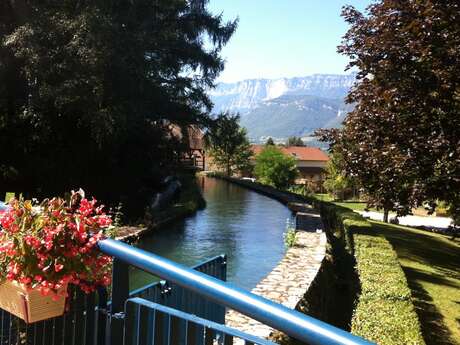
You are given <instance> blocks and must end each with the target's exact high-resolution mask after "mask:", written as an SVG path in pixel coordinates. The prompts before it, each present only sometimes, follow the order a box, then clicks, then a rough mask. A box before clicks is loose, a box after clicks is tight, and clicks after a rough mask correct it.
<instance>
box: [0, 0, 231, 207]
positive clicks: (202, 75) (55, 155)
mask: <svg viewBox="0 0 460 345" xmlns="http://www.w3.org/2000/svg"><path fill="white" fill-rule="evenodd" d="M206 5H207V1H204V0H192V1H186V0H173V1H170V0H136V1H126V0H116V1H105V0H87V1H74V0H60V1H55V0H45V1H43V0H40V1H39V0H30V1H24V0H14V1H13V0H5V1H2V2H1V4H0V35H1V36H0V148H1V151H2V152H1V154H0V157H1V161H0V189H3V188H5V189H7V190H14V191H25V192H29V193H30V194H32V195H33V196H41V194H42V195H45V196H48V195H49V194H50V193H62V192H63V191H64V190H68V189H69V188H75V187H78V186H82V187H84V188H88V189H89V190H91V192H93V193H95V194H96V195H100V196H101V197H102V198H105V199H113V200H114V199H117V198H118V196H119V195H124V196H126V198H128V199H129V200H134V199H137V200H143V201H145V197H146V196H147V195H148V194H149V193H150V191H151V189H152V188H154V187H155V185H156V182H157V181H158V180H159V175H161V174H162V173H163V172H164V171H165V169H164V167H165V165H167V163H168V162H170V161H172V160H173V159H174V157H176V156H177V155H178V154H179V153H178V152H176V150H175V148H176V147H177V146H176V145H172V143H170V141H171V140H174V137H173V136H172V135H171V134H170V133H169V128H170V126H169V124H170V123H175V124H178V125H179V126H186V125H188V124H198V125H204V124H206V123H207V121H208V118H207V114H208V112H209V110H210V108H211V102H210V100H209V98H208V97H207V95H206V92H205V90H206V89H207V88H209V87H211V86H213V82H214V80H215V78H216V76H217V75H218V74H219V72H221V71H222V69H223V60H222V59H221V57H220V55H219V53H220V50H221V49H222V47H223V45H225V43H226V42H227V41H228V40H229V39H230V37H231V35H232V33H233V32H234V30H235V28H236V21H233V22H228V23H224V22H223V20H222V17H221V16H220V15H214V14H211V13H210V12H209V11H208V9H207V7H206ZM0 192H1V190H0ZM129 200H125V203H127V204H129ZM140 209H142V207H141V208H140Z"/></svg>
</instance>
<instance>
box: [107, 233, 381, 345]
mask: <svg viewBox="0 0 460 345" xmlns="http://www.w3.org/2000/svg"><path fill="white" fill-rule="evenodd" d="M98 246H99V249H100V250H101V251H102V252H103V253H105V254H107V255H110V256H113V257H115V258H117V259H119V260H121V261H123V262H125V263H127V264H129V265H132V266H134V267H137V268H139V269H141V270H143V271H146V272H148V273H151V274H153V275H156V276H158V277H160V278H162V279H166V280H169V281H172V282H174V283H176V284H178V285H180V286H183V287H185V288H187V289H189V290H190V291H193V292H195V293H197V294H200V295H202V296H204V297H206V298H208V299H210V300H212V301H214V302H216V303H219V304H221V305H224V306H226V307H229V308H231V309H234V310H236V311H238V312H240V313H242V314H244V315H247V316H249V317H251V318H253V319H255V320H257V321H260V322H262V323H264V324H266V325H268V326H271V327H273V328H275V329H277V330H280V331H283V332H284V333H286V334H288V335H289V336H291V337H293V338H296V339H298V340H301V341H304V342H307V343H309V344H314V345H325V344H328V345H369V344H373V343H371V342H369V341H367V340H364V339H363V338H360V337H358V336H355V335H353V334H351V333H348V332H346V331H344V330H342V329H339V328H337V327H334V326H331V325H329V324H327V323H325V322H323V321H319V320H317V319H315V318H312V317H310V316H307V315H305V314H302V313H300V312H298V311H295V310H292V309H289V308H287V307H285V306H283V305H281V304H277V303H274V302H272V301H270V300H268V299H265V298H263V297H260V296H257V295H255V294H253V293H251V292H248V291H246V290H243V289H241V288H238V287H236V286H234V285H232V284H229V283H226V282H222V281H220V280H218V279H216V278H213V277H210V276H208V275H206V274H203V273H200V272H197V271H194V270H193V269H190V268H188V267H185V266H183V265H180V264H177V263H175V262H173V261H171V260H168V259H166V258H163V257H161V256H158V255H155V254H153V253H150V252H147V251H144V250H142V249H138V248H135V247H133V246H130V245H128V244H126V243H123V242H120V241H116V240H112V239H106V240H103V241H100V242H99V243H98Z"/></svg>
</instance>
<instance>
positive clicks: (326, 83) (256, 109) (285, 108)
mask: <svg viewBox="0 0 460 345" xmlns="http://www.w3.org/2000/svg"><path fill="white" fill-rule="evenodd" d="M354 81H355V75H354V74H348V75H337V74H315V75H311V76H307V77H295V78H280V79H250V80H243V81H240V82H236V83H220V84H218V85H217V86H216V88H215V89H213V90H211V91H210V93H209V94H210V97H211V100H212V102H213V103H214V108H213V112H214V113H219V112H225V111H230V112H238V113H240V115H241V125H242V126H243V127H245V128H246V129H247V131H248V135H249V137H250V138H251V140H252V141H261V140H263V139H265V138H266V137H274V138H287V137H289V136H293V135H295V136H301V137H308V136H310V135H311V134H312V133H313V131H314V130H315V129H317V128H330V127H338V126H340V124H341V122H342V121H343V119H344V117H345V115H346V114H347V112H348V111H350V110H351V106H350V105H346V104H345V103H344V98H345V96H346V95H347V93H348V91H349V90H350V88H351V87H352V86H353V83H354Z"/></svg>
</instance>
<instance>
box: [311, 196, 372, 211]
mask: <svg viewBox="0 0 460 345" xmlns="http://www.w3.org/2000/svg"><path fill="white" fill-rule="evenodd" d="M315 198H317V199H318V200H321V201H330V202H333V203H334V204H336V205H338V206H343V207H346V208H349V209H352V210H354V211H364V209H365V208H366V203H365V202H361V201H356V200H344V201H341V202H339V201H334V200H333V199H332V196H331V195H330V194H319V193H317V194H315ZM370 210H372V211H375V209H373V208H371V209H370Z"/></svg>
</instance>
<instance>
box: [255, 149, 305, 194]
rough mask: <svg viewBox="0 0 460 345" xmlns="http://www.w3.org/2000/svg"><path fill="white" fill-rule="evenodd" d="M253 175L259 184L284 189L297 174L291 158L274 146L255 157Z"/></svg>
mask: <svg viewBox="0 0 460 345" xmlns="http://www.w3.org/2000/svg"><path fill="white" fill-rule="evenodd" d="M254 174H255V176H256V177H257V179H258V180H259V181H260V182H261V183H264V184H268V185H271V186H274V187H276V188H279V189H286V188H288V187H289V186H290V185H291V184H293V183H294V181H295V179H296V177H297V176H298V174H299V172H298V170H297V164H296V160H295V159H294V158H293V157H289V156H287V155H285V154H283V152H281V150H280V149H278V148H277V147H276V146H266V147H265V148H264V149H263V150H262V152H260V153H259V154H258V155H257V157H256V165H255V167H254Z"/></svg>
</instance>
